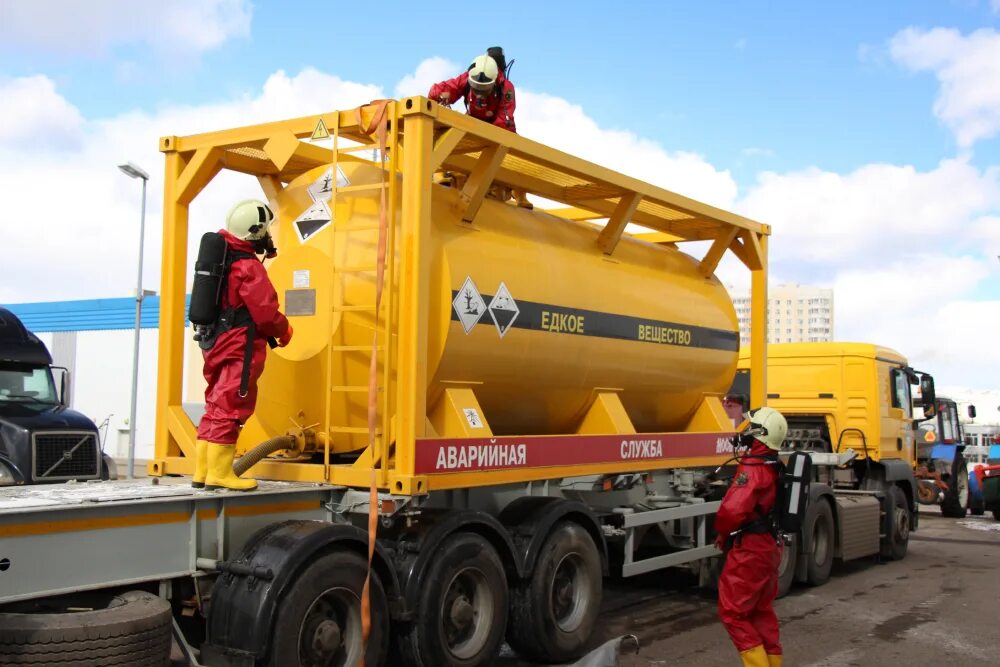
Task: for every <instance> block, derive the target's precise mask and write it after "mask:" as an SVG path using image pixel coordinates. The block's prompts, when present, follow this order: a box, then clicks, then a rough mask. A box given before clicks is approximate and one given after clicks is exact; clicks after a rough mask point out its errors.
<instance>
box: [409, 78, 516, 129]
mask: <svg viewBox="0 0 1000 667" xmlns="http://www.w3.org/2000/svg"><path fill="white" fill-rule="evenodd" d="M442 93H447V94H448V99H447V103H448V104H452V103H454V102H457V101H458V100H460V99H463V98H464V99H465V103H466V105H467V106H468V108H469V115H470V116H472V117H473V118H478V119H479V120H484V121H486V122H487V123H492V124H494V125H496V126H497V127H502V128H504V129H505V130H510V131H511V132H517V127H516V126H515V125H514V107H515V106H516V101H515V100H514V84H512V83H511V82H510V81H508V80H507V78H506V77H505V76H504V75H503V74H500V75H499V76H497V82H496V85H495V87H494V89H493V92H492V93H490V94H489V95H487V96H486V97H478V96H476V95H473V94H472V90H471V89H470V88H469V73H468V72H462V73H461V74H459V75H458V76H456V77H455V78H454V79H448V80H447V81H442V82H441V83H435V84H434V85H433V86H431V91H430V92H429V93H427V97H429V98H431V99H432V100H437V99H438V98H440V97H441V95H442Z"/></svg>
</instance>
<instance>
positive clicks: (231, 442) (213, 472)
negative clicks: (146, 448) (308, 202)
mask: <svg viewBox="0 0 1000 667" xmlns="http://www.w3.org/2000/svg"><path fill="white" fill-rule="evenodd" d="M273 220H274V213H272V212H271V209H270V208H269V207H268V206H267V205H266V204H264V203H263V202H260V201H256V200H253V199H248V200H246V201H242V202H240V203H238V204H236V206H234V207H233V208H232V209H231V210H230V211H229V215H228V216H227V217H226V228H225V229H224V230H220V231H219V234H220V235H222V237H223V238H224V239H225V240H226V244H227V245H228V259H227V262H226V268H227V272H226V277H225V278H224V280H225V285H224V287H223V290H222V302H221V304H220V308H221V314H220V316H219V320H218V321H217V323H216V325H215V326H214V327H213V333H212V337H211V339H210V340H209V341H207V342H206V341H203V342H202V347H203V356H204V359H205V366H204V375H205V380H206V381H207V382H208V388H207V389H206V390H205V415H204V416H203V417H202V418H201V422H200V423H199V424H198V442H197V449H196V458H195V472H194V475H193V476H192V480H191V483H192V486H194V487H196V488H199V487H201V486H204V487H205V488H209V489H216V488H226V489H233V490H236V491H249V490H251V489H255V488H257V482H256V481H255V480H253V479H241V478H239V477H237V476H236V474H235V473H234V472H233V457H234V455H235V452H236V440H237V438H238V437H239V434H240V428H241V427H242V426H243V424H245V423H246V421H247V419H249V418H250V416H251V415H252V414H253V411H254V407H255V406H256V403H257V380H258V378H260V375H261V373H263V372H264V359H265V357H266V356H267V340H268V338H276V339H277V345H278V346H279V347H284V346H285V345H288V343H289V341H291V339H292V326H291V324H289V322H288V319H287V318H286V317H285V316H284V315H283V314H282V313H281V311H280V310H278V295H277V293H276V292H275V291H274V286H273V285H272V284H271V281H270V279H269V278H268V277H267V271H266V270H265V269H264V265H263V264H262V263H261V260H260V259H258V257H257V255H259V254H265V253H266V254H268V255H270V256H273V255H274V246H273V244H272V243H271V237H270V234H269V233H268V227H269V226H270V225H271V222H272V221H273Z"/></svg>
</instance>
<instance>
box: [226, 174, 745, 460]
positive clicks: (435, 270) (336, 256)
mask: <svg viewBox="0 0 1000 667" xmlns="http://www.w3.org/2000/svg"><path fill="white" fill-rule="evenodd" d="M341 169H342V170H343V173H342V174H341V175H340V176H339V178H340V179H341V185H347V184H349V185H351V186H356V185H363V184H365V183H377V182H378V179H379V178H380V177H381V172H380V170H379V169H378V168H377V167H376V166H374V165H368V164H363V163H342V164H341ZM330 176H331V174H330V172H329V169H328V168H326V169H324V168H322V167H321V168H317V169H314V170H312V171H310V172H308V173H306V174H304V175H303V176H301V177H299V178H298V179H296V180H294V181H293V182H291V183H289V185H288V187H287V188H286V189H285V190H284V191H283V192H282V193H281V195H280V197H279V200H278V219H279V223H278V225H277V229H276V233H275V236H276V241H277V244H278V250H279V255H278V257H277V258H276V259H275V260H274V261H273V262H271V263H270V265H269V267H268V271H269V274H270V276H271V280H272V281H273V282H274V285H275V287H276V289H277V290H278V295H279V299H280V301H281V304H282V309H283V310H285V311H286V312H288V313H289V315H290V321H291V322H292V325H293V326H294V328H295V337H294V339H293V342H292V343H291V344H290V345H289V346H288V347H285V348H280V349H276V350H272V351H270V352H269V354H268V360H267V365H266V368H265V372H264V375H263V377H262V378H261V381H260V394H259V396H260V398H259V401H258V407H257V412H256V415H255V417H254V419H253V420H251V423H250V424H248V428H247V429H246V431H247V433H245V434H244V440H242V441H241V445H242V446H248V445H252V444H255V443H256V442H259V441H260V440H262V439H264V438H266V437H271V436H273V435H276V434H280V433H283V432H285V431H287V430H288V429H289V428H290V427H292V426H293V422H294V423H297V424H299V425H301V426H310V425H313V424H317V426H315V429H316V430H317V431H323V430H324V429H325V428H326V426H325V424H326V419H327V415H326V402H325V399H326V397H327V396H328V395H329V397H330V400H331V410H330V419H329V422H330V424H331V425H333V426H339V427H344V426H347V427H355V428H358V427H364V426H366V425H367V393H366V392H364V391H358V390H354V391H347V390H344V389H345V388H349V387H361V386H365V385H367V384H368V374H369V360H370V356H369V352H367V351H366V350H365V349H363V348H365V347H367V346H370V345H371V343H372V335H373V327H372V325H373V322H374V316H373V314H372V313H371V312H370V311H368V310H367V309H366V307H368V306H371V305H372V304H373V303H374V292H375V290H374V280H375V278H374V273H372V272H364V271H361V270H360V269H363V268H365V267H370V266H372V265H374V264H375V251H376V242H377V223H378V213H379V198H378V191H377V190H359V191H354V192H345V193H343V194H340V195H338V197H337V202H336V206H335V210H333V211H332V218H333V222H332V223H331V222H325V221H324V215H325V214H324V212H323V206H322V203H321V202H322V201H323V197H324V194H325V193H324V191H325V189H326V185H327V184H328V183H329V177H330ZM432 190H433V196H432V213H431V217H432V223H431V224H432V230H431V244H430V247H429V248H427V252H428V253H430V261H431V279H430V284H429V289H428V290H427V293H426V294H423V295H422V297H423V304H424V307H426V308H427V309H428V313H429V332H428V342H429V344H428V349H427V353H426V357H425V362H426V368H427V378H428V386H427V404H428V408H430V407H431V406H433V405H434V402H435V401H436V400H438V398H439V397H440V396H441V394H442V392H443V390H444V388H446V387H449V386H451V387H468V388H471V389H473V391H474V392H475V395H476V397H477V398H478V400H479V402H480V405H481V407H482V410H483V413H484V416H485V418H486V420H487V421H488V423H489V425H490V427H491V428H492V430H493V432H494V433H495V434H497V435H514V434H516V435H529V434H552V433H573V432H574V431H575V429H576V427H577V424H578V423H579V422H580V420H581V419H582V417H583V416H584V414H585V413H586V411H587V409H588V408H589V406H590V405H591V403H592V402H593V398H594V395H595V391H596V390H600V389H613V390H616V391H618V393H619V396H620V397H621V399H622V402H623V403H624V405H625V407H626V410H627V412H628V414H629V417H630V418H631V420H632V422H633V423H634V425H635V427H636V429H637V430H639V431H640V432H643V431H645V432H655V431H671V430H679V429H682V428H683V427H684V426H685V424H686V423H687V420H688V419H689V418H690V416H691V415H692V414H693V412H694V410H695V409H696V408H697V407H698V405H699V403H700V401H701V399H702V397H703V396H705V395H706V394H716V395H721V394H722V393H724V392H725V391H726V390H727V388H728V387H729V385H730V383H731V381H732V377H733V374H734V372H735V368H736V362H737V355H738V344H739V343H738V341H739V336H738V324H737V319H736V313H735V310H734V308H733V305H732V301H731V299H730V297H729V296H728V294H727V292H726V290H725V288H724V287H723V286H722V284H721V283H720V282H719V281H718V280H717V279H716V278H714V277H710V278H706V277H704V276H702V275H701V274H700V273H699V271H698V268H697V267H698V263H697V262H696V261H695V260H694V259H693V258H692V257H690V256H688V255H686V254H684V253H682V252H680V251H679V250H677V249H676V248H674V247H669V246H657V245H653V244H649V243H645V242H641V241H637V240H635V239H631V238H625V239H623V240H622V241H621V243H619V245H618V247H617V248H616V250H615V251H614V254H613V255H612V256H610V257H609V256H606V255H604V254H603V253H602V252H601V250H600V249H599V248H598V246H597V244H596V236H597V231H595V229H594V228H593V227H592V226H590V225H587V224H585V223H576V222H570V221H567V220H565V219H562V218H559V217H555V216H552V215H548V214H546V213H542V212H535V211H529V210H526V209H521V208H517V207H514V206H511V205H510V204H507V203H502V202H500V201H497V200H494V199H489V198H488V199H487V200H486V201H485V202H484V203H483V205H482V208H481V209H480V211H479V213H478V215H477V216H476V219H475V223H474V224H468V223H463V222H462V221H461V217H460V213H459V210H460V209H459V206H458V204H459V197H458V194H459V192H458V190H456V189H453V188H448V187H445V186H441V185H434V186H433V188H432ZM395 205H396V206H399V202H398V201H397V202H396V204H395ZM326 217H329V216H326ZM398 218H399V216H397V220H398ZM396 251H397V252H396V253H395V254H396V261H397V262H398V257H399V248H398V246H397V248H396ZM394 275H395V276H396V281H397V284H396V285H394V286H392V289H396V288H398V277H399V272H398V271H396V272H395V274H394ZM389 289H390V286H389V285H386V295H387V294H388V290H389ZM393 306H394V307H395V308H398V307H399V299H398V297H396V298H394V299H393ZM394 341H395V334H394ZM359 348H360V349H359ZM330 354H333V358H332V360H328V356H327V355H330ZM379 355H380V356H379V358H380V360H381V359H384V358H385V352H384V350H382V351H380V352H379ZM328 361H330V363H329V365H328ZM328 367H329V368H330V369H331V370H332V376H331V377H329V379H328V377H327V374H328ZM380 373H381V366H380ZM390 375H391V376H392V377H394V374H390ZM381 379H382V377H381V374H380V378H379V380H380V384H381ZM388 391H389V392H390V393H389V396H390V401H389V405H390V409H392V406H393V405H394V404H395V402H394V397H395V387H394V386H393V385H390V387H389V388H388ZM331 430H333V429H331ZM366 442H367V437H366V436H365V435H361V434H353V435H352V434H350V433H337V432H336V431H334V433H333V435H332V436H331V445H332V446H331V449H332V450H333V451H337V452H347V451H353V450H357V449H360V448H362V447H364V446H365V445H366Z"/></svg>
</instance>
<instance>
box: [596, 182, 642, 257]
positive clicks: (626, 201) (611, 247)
mask: <svg viewBox="0 0 1000 667" xmlns="http://www.w3.org/2000/svg"><path fill="white" fill-rule="evenodd" d="M640 201H642V195H641V194H639V193H638V192H630V193H629V194H626V195H622V198H621V200H620V201H619V202H618V205H617V206H615V210H614V212H613V213H612V214H611V218H610V219H609V220H608V224H607V225H605V226H604V229H602V230H601V233H600V234H598V235H597V245H598V246H600V248H601V251H603V252H604V254H605V255H610V254H611V253H613V252H614V251H615V246H617V245H618V241H619V240H621V237H622V232H624V231H625V225H627V224H628V223H629V221H630V220H631V219H632V214H633V213H635V209H636V208H637V207H638V206H639V202H640Z"/></svg>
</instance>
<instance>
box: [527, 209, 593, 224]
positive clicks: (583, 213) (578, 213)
mask: <svg viewBox="0 0 1000 667" xmlns="http://www.w3.org/2000/svg"><path fill="white" fill-rule="evenodd" d="M535 210H536V211H537V210H539V209H535ZM542 212H543V213H548V214H549V215H556V216H559V217H560V218H566V219H567V220H573V221H574V222H585V221H587V220H600V219H601V218H606V217H607V216H605V215H600V214H599V213H594V212H593V211H588V210H586V209H582V208H577V207H576V206H566V207H564V208H549V209H543V210H542Z"/></svg>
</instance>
